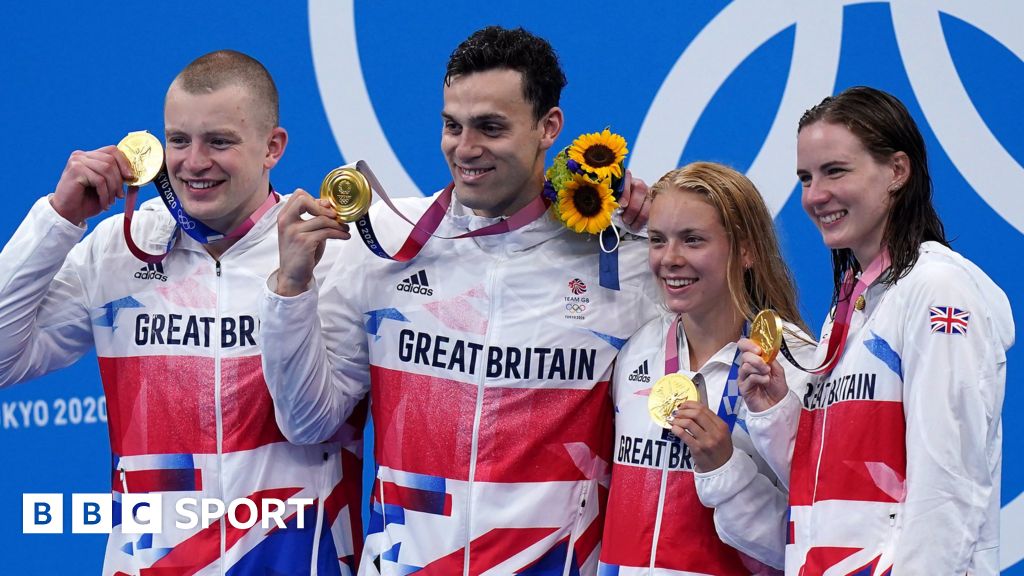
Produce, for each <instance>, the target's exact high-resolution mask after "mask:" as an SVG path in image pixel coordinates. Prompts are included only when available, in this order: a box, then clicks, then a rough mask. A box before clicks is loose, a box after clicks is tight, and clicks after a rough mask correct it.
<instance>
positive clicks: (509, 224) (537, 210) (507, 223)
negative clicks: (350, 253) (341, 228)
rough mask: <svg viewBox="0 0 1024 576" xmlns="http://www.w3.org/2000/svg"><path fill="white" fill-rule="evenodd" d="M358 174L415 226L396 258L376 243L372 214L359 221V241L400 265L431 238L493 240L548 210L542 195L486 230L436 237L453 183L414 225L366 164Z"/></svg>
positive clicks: (395, 211)
mask: <svg viewBox="0 0 1024 576" xmlns="http://www.w3.org/2000/svg"><path fill="white" fill-rule="evenodd" d="M356 170H359V172H360V173H361V174H362V175H363V176H366V180H367V182H369V183H370V187H371V188H372V189H373V190H374V191H375V192H377V195H378V196H380V198H381V200H383V201H384V203H385V204H387V206H388V208H391V211H392V212H394V213H395V214H397V215H398V216H399V217H400V218H401V219H402V220H405V221H406V222H408V223H409V224H411V225H412V231H411V232H410V233H409V237H408V238H406V240H405V243H403V244H402V247H401V248H400V249H399V250H398V252H396V253H395V255H394V256H392V255H391V254H388V253H387V251H386V250H384V248H383V247H382V246H381V245H380V241H379V240H377V234H376V233H374V231H373V226H372V225H371V224H370V214H369V212H367V213H366V214H364V215H363V216H362V217H361V218H360V219H359V220H356V222H355V224H356V229H357V230H359V237H360V238H362V239H363V243H364V244H366V247H367V248H369V249H370V251H371V252H373V253H374V254H376V255H377V256H379V257H381V258H385V259H388V260H396V261H398V262H408V261H409V260H412V259H413V258H415V257H416V255H417V254H419V253H420V250H422V249H423V246H424V245H426V243H427V240H429V239H430V238H431V237H433V238H441V239H443V240H457V239H460V238H473V237H478V236H493V235H495V234H504V233H506V232H511V231H513V230H518V229H519V228H522V227H523V226H526V225H527V224H529V223H531V222H533V221H535V220H537V219H538V218H540V217H542V216H543V215H544V213H545V212H547V210H548V202H547V200H545V199H544V197H543V196H542V195H541V194H537V197H536V198H534V199H533V200H531V201H530V203H529V204H527V205H526V206H523V207H522V208H520V209H519V210H517V211H516V212H515V213H514V214H512V215H511V216H509V217H508V218H506V219H504V220H502V221H500V222H495V223H494V224H490V225H488V226H484V227H483V228H480V229H477V230H471V231H469V232H466V233H465V234H459V235H458V236H438V235H436V234H434V232H436V231H437V228H438V227H439V226H440V225H441V221H442V220H444V215H445V214H446V213H447V212H448V207H449V206H451V203H452V192H453V190H454V189H455V184H454V183H451V184H448V186H446V187H445V189H444V190H442V191H441V192H440V193H438V195H437V197H436V198H435V199H434V201H433V202H432V203H431V204H430V206H429V207H428V208H427V211H426V212H424V213H423V215H422V216H420V219H419V220H418V221H416V222H413V221H412V220H410V219H409V218H408V217H406V216H405V214H402V212H401V211H400V210H399V209H398V207H397V206H395V205H394V203H393V202H392V201H391V198H390V197H388V194H387V192H385V191H384V186H382V185H381V183H380V181H379V180H377V177H376V176H374V174H373V171H372V170H370V167H369V166H368V165H367V164H366V162H364V161H362V160H360V161H358V162H356Z"/></svg>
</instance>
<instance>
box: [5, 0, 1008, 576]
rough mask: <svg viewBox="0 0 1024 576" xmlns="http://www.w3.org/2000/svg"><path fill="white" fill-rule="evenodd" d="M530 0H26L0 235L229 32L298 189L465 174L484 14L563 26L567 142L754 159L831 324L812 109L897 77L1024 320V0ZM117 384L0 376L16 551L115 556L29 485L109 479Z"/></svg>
mask: <svg viewBox="0 0 1024 576" xmlns="http://www.w3.org/2000/svg"><path fill="white" fill-rule="evenodd" d="M509 4H510V6H508V7H505V6H502V7H486V6H487V4H486V3H481V2H479V0H471V1H467V0H453V1H449V2H444V3H437V4H431V3H424V2H365V1H362V2H355V3H354V2H353V1H352V0H346V1H340V0H310V2H309V3H308V4H304V3H300V2H295V3H283V2H273V3H272V2H258V1H245V2H242V1H222V2H210V1H209V0H206V1H203V2H197V1H193V0H179V1H177V2H173V3H171V2H166V3H159V2H149V3H130V4H129V3H71V2H67V3H65V2H59V1H56V0H36V1H35V2H31V3H29V2H24V3H12V4H9V5H7V6H5V15H4V17H3V22H4V26H3V28H4V33H3V34H2V35H0V54H3V56H2V57H0V78H3V82H4V90H2V92H0V102H2V106H0V115H2V118H3V126H4V127H5V128H4V132H5V134H6V135H7V136H6V140H5V141H4V143H3V145H2V146H3V148H2V150H3V156H4V158H5V159H6V160H5V165H6V166H7V168H6V169H4V170H3V177H4V181H5V184H6V185H7V186H8V188H7V191H8V192H7V193H6V194H5V195H4V196H5V203H6V206H7V208H6V210H5V211H4V214H3V215H2V216H0V237H3V238H7V237H9V236H10V234H11V233H12V232H13V231H14V229H15V227H16V226H17V225H18V223H19V222H20V220H21V218H22V217H23V216H24V214H25V213H26V212H27V211H28V209H29V207H30V205H31V204H32V202H34V201H35V199H37V198H38V197H40V196H42V195H44V194H47V193H48V192H50V191H52V188H53V186H54V185H55V184H56V181H57V179H58V177H59V175H60V173H61V171H62V169H63V167H64V164H65V162H66V160H67V157H68V155H69V154H70V152H71V151H72V150H74V149H92V148H96V147H99V146H103V145H106V144H110V143H115V142H117V141H118V140H119V139H120V138H121V137H122V136H123V135H124V134H125V133H127V132H128V131H131V130H138V129H148V130H150V131H152V132H154V133H156V134H162V133H163V113H162V107H163V96H164V91H165V90H166V87H167V85H168V84H169V83H170V81H171V80H172V79H173V77H174V75H175V73H176V72H177V71H179V70H180V69H181V68H182V67H183V66H184V65H185V64H187V63H188V62H189V61H191V60H192V59H193V58H195V57H197V56H199V55H201V54H203V53H206V52H209V51H212V50H215V49H219V48H234V49H237V50H241V51H243V52H247V53H249V54H251V55H253V56H255V57H257V58H258V59H260V60H261V61H263V62H264V63H265V64H266V65H267V67H268V68H269V69H270V71H271V73H272V74H273V75H274V77H275V79H276V80H277V83H278V87H279V89H280V92H281V112H282V113H281V121H282V125H283V126H285V127H286V128H287V129H288V130H289V134H290V141H289V145H288V149H287V152H286V154H285V157H284V159H283V161H282V162H281V163H280V164H279V166H278V168H276V169H275V171H274V174H273V182H274V183H275V186H276V187H277V188H278V189H279V190H291V189H293V188H295V187H303V188H306V189H310V190H315V189H316V188H317V187H318V185H319V181H320V179H321V177H322V176H323V174H324V173H325V172H326V171H328V170H329V169H331V168H333V167H335V166H338V165H340V164H342V163H344V162H347V161H352V160H356V159H359V158H364V159H366V160H368V161H370V162H371V164H372V165H373V166H374V169H375V171H376V172H377V174H378V175H380V176H381V178H382V179H383V180H384V181H385V183H386V184H387V185H388V187H389V188H390V189H391V190H394V191H396V192H400V193H403V194H418V193H422V192H421V191H426V192H427V193H429V192H430V191H433V190H436V189H438V188H440V187H442V186H443V185H444V184H445V183H447V181H448V173H447V169H446V167H445V164H444V162H443V161H442V158H441V155H440V152H439V149H438V142H439V131H440V130H439V129H440V118H439V111H440V108H441V80H442V77H443V71H444V65H445V62H446V60H447V57H448V54H449V52H450V51H451V49H452V48H454V46H455V45H456V44H457V43H458V42H459V41H461V40H462V39H463V38H465V37H466V36H467V35H468V34H469V33H471V32H472V31H473V30H475V29H477V28H479V27H481V26H484V25H487V24H492V23H496V24H502V25H505V26H516V25H523V26H525V27H527V28H529V29H530V30H532V31H534V32H536V33H538V34H540V35H542V36H545V37H547V38H548V39H550V40H551V42H552V44H554V46H555V47H556V49H557V50H558V51H559V53H560V54H561V58H562V62H563V65H564V67H565V69H566V72H567V75H568V77H569V86H568V88H567V89H566V91H565V92H564V95H563V100H562V105H563V108H564V109H565V110H566V118H567V122H566V128H565V131H564V132H563V136H562V139H561V141H560V142H559V143H558V144H557V146H559V147H560V146H564V145H566V144H567V143H568V142H569V141H571V139H572V138H573V137H574V136H575V135H577V134H579V133H581V132H584V131H588V132H589V131H595V130H599V129H601V128H603V127H605V126H611V127H612V128H613V129H614V130H615V131H617V132H619V133H621V134H623V135H624V136H626V138H627V139H628V140H629V141H630V143H631V148H632V150H633V154H632V155H631V159H630V166H631V167H632V169H633V170H634V172H635V173H637V174H638V175H639V176H641V177H643V178H645V179H647V180H648V181H653V180H656V179H657V178H658V177H659V176H660V175H661V174H663V173H664V172H665V171H667V170H669V169H671V168H674V167H675V166H677V165H681V164H683V163H686V162H689V161H692V160H697V159H709V160H717V161H721V162H726V163H729V164H731V165H733V166H735V167H737V168H739V169H741V170H745V171H747V172H748V174H750V176H751V177H752V179H753V180H754V181H755V183H757V184H758V186H759V187H760V189H761V190H762V192H763V193H764V195H765V197H766V198H767V199H768V202H769V204H770V206H771V208H772V209H773V211H774V213H775V214H776V222H777V224H778V226H779V228H780V232H781V237H782V241H783V243H784V248H785V251H786V256H787V258H788V259H789V262H790V263H791V265H792V267H793V269H794V272H795V273H796V276H797V280H798V284H799V288H800V292H801V299H802V300H801V302H802V310H803V312H804V314H805V317H806V318H808V320H809V323H810V324H811V325H812V326H818V325H819V323H820V321H821V318H822V315H823V314H824V312H825V310H826V309H827V305H828V299H829V294H830V281H831V274H830V271H829V260H828V254H827V252H826V251H825V250H824V248H822V246H821V242H820V239H819V236H818V234H817V232H816V231H815V230H814V228H813V226H812V224H811V223H810V221H809V220H808V219H807V217H806V216H805V215H804V214H803V211H802V210H801V208H800V205H799V194H798V193H794V192H795V191H796V190H797V186H796V184H797V182H796V178H795V176H794V164H795V157H794V152H795V126H796V119H797V118H798V117H799V114H800V113H801V112H802V111H803V110H804V109H806V108H807V107H809V106H811V105H812V104H814V103H816V102H817V101H819V100H820V99H821V98H822V97H823V96H825V95H827V94H829V93H832V92H835V91H839V90H841V89H843V88H845V87H847V86H851V85H854V84H870V85H874V86H877V87H880V88H883V89H885V90H888V91H890V92H893V93H895V94H896V95H898V96H899V97H900V98H901V99H902V100H903V101H904V102H906V103H907V105H908V106H909V107H910V109H911V111H912V112H913V113H914V115H915V117H916V118H917V119H918V121H919V123H920V125H921V127H922V129H923V131H924V133H925V138H926V139H927V143H928V147H929V151H930V153H931V161H932V175H933V178H934V180H935V188H936V201H937V205H938V208H939V211H940V214H941V215H942V217H943V220H944V221H945V223H946V226H947V231H948V233H949V235H950V237H951V238H953V239H954V247H955V248H956V249H957V250H959V251H960V252H962V253H963V254H965V255H966V256H967V257H969V258H971V259H972V260H974V261H975V262H976V263H978V264H979V265H980V266H981V267H982V268H983V269H985V270H986V271H987V272H988V273H989V274H990V275H991V276H992V277H993V278H994V279H995V280H996V282H998V283H999V284H1000V285H1001V286H1002V287H1003V288H1004V290H1006V292H1007V294H1008V295H1009V297H1010V300H1011V303H1012V304H1014V305H1015V310H1014V317H1015V321H1016V322H1018V323H1020V322H1021V314H1022V312H1024V305H1022V304H1021V302H1022V299H1021V296H1022V295H1024V279H1022V275H1021V274H1020V273H1018V272H1017V271H1016V264H1015V260H1013V259H1012V258H1008V257H1007V256H1009V255H1015V254H1020V253H1022V251H1024V250H1022V249H1024V237H1022V232H1024V203H1022V202H1020V200H1019V199H1018V198H1019V195H1020V194H1021V191H1022V190H1024V168H1022V164H1024V122H1022V121H1021V118H1020V108H1019V106H1020V102H1024V63H1022V58H1024V36H1022V35H1021V34H1019V30H1020V29H1021V28H1022V27H1024V6H1021V5H1020V4H1019V3H1016V2H1012V1H1005V2H996V1H992V2H984V3H981V2H966V1H954V0H935V1H933V2H931V3H930V5H926V4H928V3H926V2H918V3H904V2H894V3H891V4H890V3H889V2H857V1H841V0H830V1H827V2H825V1H818V2H814V1H812V2H793V1H787V2H781V1H779V2H774V1H767V0H746V1H745V0H737V1H735V2H731V3H730V2H723V1H713V0H704V1H700V2H697V1H686V2H650V3H628V4H627V3H621V4H619V3H595V2H591V3H579V4H575V5H574V4H571V3H559V4H555V3H551V2H541V1H536V0H523V1H520V2H517V3H514V4H515V6H514V7H513V6H511V4H512V3H509ZM144 193H146V194H148V195H149V196H152V195H153V194H154V191H153V189H152V188H149V189H148V190H146V191H144ZM120 209H121V208H120V207H116V208H115V210H120ZM1022 361H1024V352H1022V346H1018V347H1017V348H1014V349H1013V350H1011V352H1010V358H1009V362H1010V368H1009V371H1008V374H1009V376H1008V381H1007V387H1006V404H1005V407H1004V411H1003V413H1004V455H1005V458H1004V467H1003V494H1002V501H1003V505H1004V509H1003V518H1002V520H1003V542H1002V545H1003V548H1002V559H1003V567H1004V569H1005V572H1004V574H1008V575H1013V574H1016V575H1024V562H1020V560H1022V559H1024V536H1021V535H1022V534H1024V495H1022V492H1024V464H1022V462H1021V459H1020V456H1021V455H1022V454H1024V421H1022V419H1020V418H1019V417H1018V414H1019V413H1020V411H1021V410H1022V408H1024V391H1022V390H1021V389H1020V388H1018V387H1017V385H1018V382H1019V378H1018V374H1019V373H1020V368H1019V367H1020V366H1021V365H1022V364H1021V362H1022ZM104 406H105V405H104V402H103V398H102V389H101V387H100V385H99V382H98V375H97V369H96V363H95V358H94V357H87V358H84V359H83V360H82V361H80V362H79V363H78V364H76V365H75V366H73V367H71V368H68V369H66V370H64V371H62V372H60V373H56V374H52V375H50V376H48V377H45V378H41V379H39V380H38V381H36V382H32V383H29V384H25V385H22V386H18V387H15V388H13V389H9V390H5V391H3V392H0V421H2V428H0V434H2V438H3V454H4V464H5V466H4V473H3V475H2V476H0V510H3V511H4V514H3V516H2V517H0V542H2V544H0V572H2V573H5V574H94V573H98V571H99V569H100V565H101V561H102V552H103V543H104V538H105V537H104V536H93V535H78V534H64V535H23V534H21V498H22V494H23V493H25V492H61V493H64V494H70V493H72V492H105V491H107V490H109V482H110V479H109V477H108V474H109V472H108V470H109V462H108V460H107V459H108V457H109V456H108V444H107V435H106V426H105V423H104V420H105V411H104ZM168 409H173V408H171V407H169V408H168ZM68 504H70V496H67V497H66V504H65V505H66V506H67V505H68ZM67 525H68V526H69V525H70V524H69V522H68V523H67Z"/></svg>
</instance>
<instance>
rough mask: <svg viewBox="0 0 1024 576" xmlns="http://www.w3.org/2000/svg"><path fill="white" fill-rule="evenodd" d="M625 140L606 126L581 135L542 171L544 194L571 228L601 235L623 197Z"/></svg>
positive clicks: (626, 152) (556, 213) (558, 215)
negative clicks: (601, 130) (602, 129)
mask: <svg viewBox="0 0 1024 576" xmlns="http://www.w3.org/2000/svg"><path fill="white" fill-rule="evenodd" d="M628 153H629V150H627V149H626V140H625V138H623V137H622V136H619V135H618V134H613V133H612V132H610V131H609V130H608V128H605V129H604V131H603V132H595V133H593V134H583V135H581V136H580V137H579V138H576V139H575V140H573V142H572V144H570V145H568V146H566V147H565V148H564V149H562V151H561V152H559V153H558V154H557V155H556V156H555V159H554V161H553V162H552V164H551V167H550V168H548V170H547V172H546V173H545V180H544V196H545V197H546V198H547V199H549V200H551V204H552V207H553V208H552V209H553V210H554V213H555V216H557V217H558V219H559V220H561V221H562V222H564V223H565V225H566V227H567V228H569V229H570V230H573V231H575V232H579V233H584V232H586V233H588V234H600V233H601V232H602V231H604V230H605V229H606V228H608V226H609V225H610V224H611V223H612V213H613V212H615V209H616V208H618V206H619V202H618V201H619V197H620V196H622V180H623V174H624V173H625V168H624V166H623V164H624V162H625V159H626V154H628Z"/></svg>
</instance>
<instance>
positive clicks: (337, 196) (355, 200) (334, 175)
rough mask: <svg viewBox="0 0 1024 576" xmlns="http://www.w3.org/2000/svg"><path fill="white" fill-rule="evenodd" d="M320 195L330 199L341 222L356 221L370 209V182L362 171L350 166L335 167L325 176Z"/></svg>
mask: <svg viewBox="0 0 1024 576" xmlns="http://www.w3.org/2000/svg"><path fill="white" fill-rule="evenodd" d="M320 197H321V198H326V199H327V200H329V201H330V203H331V206H332V207H333V208H334V211H335V212H337V213H338V220H339V221H341V222H355V221H356V220H359V219H360V218H362V217H363V215H364V214H366V212H367V211H368V210H369V209H370V200H371V199H372V195H371V192H370V183H369V182H368V181H367V180H366V176H363V174H362V172H360V171H359V170H356V169H355V168H351V167H349V166H342V167H341V168H335V169H334V170H331V171H330V172H328V173H327V176H324V181H323V182H322V183H321V184H320Z"/></svg>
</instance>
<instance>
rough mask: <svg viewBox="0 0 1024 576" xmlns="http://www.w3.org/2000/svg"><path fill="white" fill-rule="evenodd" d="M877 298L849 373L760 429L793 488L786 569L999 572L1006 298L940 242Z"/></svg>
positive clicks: (840, 368)
mask: <svg viewBox="0 0 1024 576" xmlns="http://www.w3.org/2000/svg"><path fill="white" fill-rule="evenodd" d="M865 299H866V306H865V308H864V310H863V311H854V312H853V317H852V319H851V323H850V333H849V337H848V339H847V343H846V348H845V350H844V352H843V356H842V357H841V359H840V361H839V364H838V365H837V366H836V367H835V369H834V370H833V371H832V372H831V373H830V374H828V375H825V376H823V377H816V378H811V377H809V376H805V377H804V378H802V379H801V380H800V383H799V384H798V385H797V386H793V383H792V382H790V388H791V390H792V389H798V390H799V392H796V393H793V392H791V393H790V394H789V396H788V397H787V398H785V399H784V400H783V401H782V402H780V403H779V404H777V405H775V406H773V407H772V408H770V409H768V410H766V411H764V412H762V413H759V414H751V415H749V416H748V419H747V424H748V428H749V430H750V433H751V436H752V437H753V439H754V443H755V445H756V446H757V448H758V450H760V451H761V452H762V454H764V455H765V457H766V459H767V460H768V461H769V463H771V464H772V466H773V467H775V468H776V469H777V470H780V471H781V472H782V474H780V476H781V477H783V478H788V479H789V485H790V505H791V511H790V521H791V525H790V534H791V540H790V545H789V546H788V547H787V550H786V573H787V574H794V575H795V574H799V573H801V570H806V571H809V572H811V573H815V574H848V573H853V572H856V573H858V574H860V573H863V574H888V573H889V572H887V570H890V568H891V574H893V575H894V576H897V575H904V574H973V575H996V574H998V573H999V548H998V547H999V510H1000V504H999V480H1000V470H1001V462H1002V424H1001V419H1000V414H1001V410H1002V405H1003V392H1004V388H1005V385H1006V351H1007V350H1008V349H1009V347H1010V346H1011V345H1012V344H1013V340H1014V326H1013V317H1012V315H1011V311H1010V305H1009V302H1008V300H1007V298H1006V295H1005V294H1004V293H1003V291H1002V290H1000V289H999V287H998V286H996V285H995V284H994V283H993V282H992V280H991V279H989V277H988V276H986V275H985V273H984V272H982V271H981V270H980V269H979V268H978V267H977V266H975V265H974V264H973V263H971V262H970V261H968V260H967V259H965V258H963V257H962V256H960V255H959V254H957V253H956V252H953V251H952V250H950V249H948V248H945V247H943V246H941V245H939V244H937V243H934V242H926V243H924V244H923V245H922V246H921V249H920V259H919V260H918V262H917V264H916V265H915V266H914V268H913V269H912V270H911V271H910V273H909V274H908V275H907V276H906V277H904V278H903V279H901V280H899V281H898V283H897V284H896V285H895V286H891V287H889V288H886V287H885V286H884V285H882V284H880V283H875V284H874V285H873V286H871V287H869V288H868V290H867V291H866V292H865ZM831 327H832V323H831V321H830V320H826V322H825V327H824V329H823V331H822V332H823V334H822V337H821V341H820V343H819V347H818V352H819V358H818V361H819V362H820V360H821V356H822V355H823V352H822V351H823V350H824V349H825V345H824V343H825V342H826V341H827V338H828V335H829V333H830V332H831ZM960 327H962V328H963V330H960V329H959V328H960ZM798 422H799V424H798ZM790 465H791V466H792V472H788V471H789V470H790Z"/></svg>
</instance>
